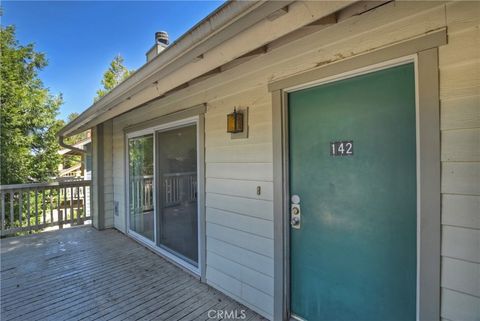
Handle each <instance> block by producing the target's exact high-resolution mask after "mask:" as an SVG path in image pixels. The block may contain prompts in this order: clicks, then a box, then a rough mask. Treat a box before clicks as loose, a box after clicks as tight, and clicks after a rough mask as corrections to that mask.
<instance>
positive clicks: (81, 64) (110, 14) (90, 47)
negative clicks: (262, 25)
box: [1, 1, 223, 119]
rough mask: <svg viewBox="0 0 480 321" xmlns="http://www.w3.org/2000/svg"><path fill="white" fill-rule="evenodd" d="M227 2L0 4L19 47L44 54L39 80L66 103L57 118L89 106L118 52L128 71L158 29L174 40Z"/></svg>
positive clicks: (142, 57)
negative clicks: (31, 45)
mask: <svg viewBox="0 0 480 321" xmlns="http://www.w3.org/2000/svg"><path fill="white" fill-rule="evenodd" d="M222 2H223V1H141V2H140V1H33V2H27V1H2V4H1V7H2V11H3V17H1V19H2V21H1V24H2V25H3V26H7V25H15V27H16V35H17V39H18V40H19V42H20V44H23V45H25V44H27V43H34V44H35V49H36V50H37V51H40V52H43V53H45V54H46V57H47V59H48V62H49V63H48V66H47V67H46V68H45V69H44V70H42V71H41V72H40V78H41V79H42V81H43V82H44V84H45V86H46V87H48V88H50V91H51V92H52V93H53V94H59V93H61V94H62V95H63V98H64V104H63V106H61V108H60V115H59V118H62V119H66V118H67V116H68V115H69V114H70V113H72V112H77V113H81V112H82V111H84V110H85V109H86V108H88V107H90V106H91V105H92V102H93V97H94V96H95V93H96V91H97V90H98V89H99V88H100V87H101V83H100V82H101V79H102V77H103V73H104V72H105V70H106V69H107V68H108V65H109V63H110V62H111V61H112V59H113V58H114V57H115V55H117V54H121V55H122V56H123V57H124V59H125V65H126V66H127V67H128V68H129V69H138V68H139V67H141V66H142V65H143V64H144V63H145V62H146V58H145V53H146V52H147V51H148V49H150V48H151V47H152V46H153V44H154V38H155V37H154V35H155V32H156V31H166V32H167V33H168V34H169V38H170V42H172V41H174V40H175V39H176V38H178V37H179V36H181V35H182V34H183V33H185V32H186V31H187V30H188V29H190V28H191V27H192V26H194V25H195V24H196V23H197V22H199V21H200V20H202V19H203V18H204V17H206V16H207V15H208V14H209V13H210V12H212V11H213V10H215V9H216V8H217V7H219V6H220V5H221V4H222Z"/></svg>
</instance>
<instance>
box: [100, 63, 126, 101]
mask: <svg viewBox="0 0 480 321" xmlns="http://www.w3.org/2000/svg"><path fill="white" fill-rule="evenodd" d="M123 62H124V59H123V57H122V56H121V55H116V56H115V58H113V60H112V62H111V63H110V66H109V67H108V69H107V71H105V73H104V74H103V79H102V86H103V88H102V89H99V90H97V96H96V97H95V98H94V101H97V100H99V99H100V98H102V97H103V96H105V95H106V94H107V93H108V92H109V91H110V90H112V89H113V88H115V87H116V86H117V85H118V84H120V83H121V82H122V81H124V80H125V79H127V78H128V77H129V76H130V75H131V74H132V73H133V72H134V70H129V69H128V68H127V67H125V65H124V64H123Z"/></svg>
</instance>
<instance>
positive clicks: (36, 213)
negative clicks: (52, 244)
mask: <svg viewBox="0 0 480 321" xmlns="http://www.w3.org/2000/svg"><path fill="white" fill-rule="evenodd" d="M36 229H38V188H35V230H36Z"/></svg>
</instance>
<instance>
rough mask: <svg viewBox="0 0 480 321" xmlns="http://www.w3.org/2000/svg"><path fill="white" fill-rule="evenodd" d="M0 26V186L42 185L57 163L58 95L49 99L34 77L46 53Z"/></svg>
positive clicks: (45, 64)
mask: <svg viewBox="0 0 480 321" xmlns="http://www.w3.org/2000/svg"><path fill="white" fill-rule="evenodd" d="M0 28H1V29H0V46H1V47H0V50H1V52H0V105H1V110H0V151H1V153H0V175H1V176H0V182H1V184H15V183H25V182H28V181H31V180H38V181H44V180H47V179H48V178H50V177H52V176H54V175H55V174H56V172H57V170H58V164H59V163H60V156H59V155H58V153H57V151H58V149H59V145H58V142H57V137H56V133H57V132H58V130H59V129H60V127H61V125H62V123H61V122H60V121H59V120H57V119H56V116H57V115H58V110H59V108H60V105H61V104H62V102H63V101H62V96H61V95H57V96H54V95H52V94H51V93H50V91H49V89H48V88H46V87H45V86H44V84H43V83H42V81H41V80H40V78H39V76H38V72H39V71H40V70H42V69H43V68H45V67H46V66H47V60H46V58H45V55H44V54H43V53H40V52H36V51H35V48H34V45H33V44H27V45H21V44H20V43H19V42H18V41H17V39H16V37H15V27H14V26H7V27H3V26H1V27H0Z"/></svg>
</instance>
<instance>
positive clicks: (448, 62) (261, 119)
mask: <svg viewBox="0 0 480 321" xmlns="http://www.w3.org/2000/svg"><path fill="white" fill-rule="evenodd" d="M479 10H480V9H479V4H478V3H475V2H470V3H467V2H456V3H447V4H445V3H440V2H432V1H428V2H417V3H415V2H395V3H390V4H387V5H385V6H382V7H380V8H378V9H376V10H373V11H370V12H368V13H366V14H363V15H361V16H357V17H352V18H349V19H348V20H345V21H341V22H339V23H337V24H336V25H334V26H331V27H328V28H325V29H323V30H319V31H317V32H315V33H313V34H311V35H308V36H305V37H303V38H300V39H291V42H290V44H288V45H284V46H281V47H279V45H278V46H277V47H274V48H273V49H272V50H270V51H269V52H268V53H266V54H264V55H261V56H259V57H257V58H255V59H252V60H250V61H248V62H245V63H244V64H242V65H241V66H238V67H235V68H233V69H230V70H227V71H224V72H222V73H220V74H218V75H216V76H214V77H211V78H209V79H206V80H204V81H202V82H199V83H197V84H195V85H192V86H190V87H188V88H186V89H184V90H182V91H180V92H177V93H174V94H171V95H169V96H167V97H166V98H164V99H162V101H160V102H159V103H158V104H157V105H152V106H148V107H145V108H141V109H138V110H135V111H133V112H130V113H128V114H125V115H122V116H120V117H117V118H116V119H114V121H113V126H112V140H111V142H112V146H113V151H114V152H113V158H112V182H113V199H112V201H117V202H119V205H120V206H119V216H115V217H114V225H115V227H116V228H118V229H119V230H121V231H125V195H126V194H125V177H124V169H125V168H124V166H125V164H124V162H125V149H124V148H125V146H124V139H125V138H124V133H123V129H124V128H125V127H126V126H128V125H131V124H135V123H138V122H141V121H145V120H149V119H152V118H153V117H155V116H159V115H162V114H165V113H168V112H170V111H172V110H174V109H182V108H188V107H191V106H194V105H197V104H200V103H207V113H206V115H205V144H206V146H205V148H206V165H205V166H206V219H207V222H206V225H207V226H206V234H207V235H206V241H207V282H208V283H209V284H211V285H213V286H214V287H217V288H219V289H221V290H222V291H224V292H226V293H227V294H229V295H231V296H232V297H234V298H236V299H238V300H239V301H240V302H242V303H244V304H246V305H248V306H249V307H251V308H253V309H255V310H256V311H258V312H260V313H261V314H263V315H264V316H266V317H269V318H271V316H272V313H273V222H272V218H273V206H272V199H273V196H272V124H271V98H270V94H269V93H268V92H267V84H268V83H269V82H270V81H272V80H276V79H279V78H282V77H286V76H289V75H292V74H295V73H299V72H302V71H305V70H309V69H311V68H315V67H318V66H319V65H323V64H325V63H328V62H333V61H336V60H340V59H343V58H346V57H350V56H352V55H356V54H359V53H362V52H366V51H368V50H372V49H376V48H381V47H385V46H388V45H390V44H394V43H398V42H400V41H404V40H408V39H410V38H413V37H417V36H420V35H423V34H425V33H428V32H430V31H433V30H437V29H439V28H444V27H448V33H449V44H448V45H446V46H444V47H442V48H440V52H439V54H440V87H441V88H440V96H441V129H442V133H441V134H442V154H441V157H442V193H443V201H442V207H443V212H442V223H443V239H442V255H443V257H442V268H443V269H442V288H443V289H442V317H443V318H445V319H446V320H451V321H463V320H465V321H466V320H468V321H472V320H475V321H479V308H478V307H479V306H480V290H479V289H480V285H479V282H480V281H479V280H480V265H479V263H480V257H479V253H480V217H479V215H480V210H479V205H480V196H479V195H480V186H479V180H480V152H479V150H480V149H479V135H480V103H479V102H480V93H479V77H480V76H479V75H480V72H479V64H480V57H479V50H478V48H479ZM234 106H240V107H246V106H248V107H249V138H248V139H233V140H232V139H230V136H229V134H227V133H226V132H225V116H226V114H227V113H229V112H231V111H232V110H233V108H234ZM257 186H260V188H261V191H262V192H261V194H260V195H257V193H256V190H257ZM112 212H113V211H112ZM439 260H440V258H439Z"/></svg>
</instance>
